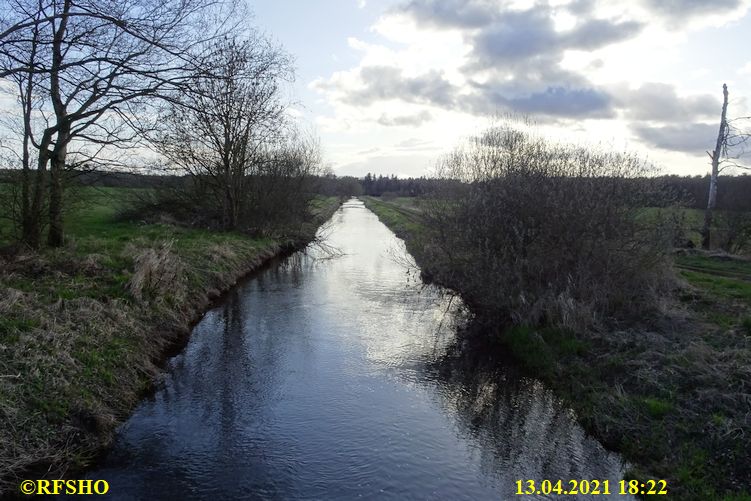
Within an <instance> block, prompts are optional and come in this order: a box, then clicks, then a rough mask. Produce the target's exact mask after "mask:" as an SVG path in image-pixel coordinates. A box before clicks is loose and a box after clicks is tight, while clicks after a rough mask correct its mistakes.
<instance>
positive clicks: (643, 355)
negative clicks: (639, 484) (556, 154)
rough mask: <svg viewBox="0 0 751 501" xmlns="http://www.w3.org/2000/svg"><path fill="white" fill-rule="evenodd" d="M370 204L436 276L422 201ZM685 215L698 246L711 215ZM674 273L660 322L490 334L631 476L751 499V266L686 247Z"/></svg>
mask: <svg viewBox="0 0 751 501" xmlns="http://www.w3.org/2000/svg"><path fill="white" fill-rule="evenodd" d="M364 200H365V203H366V205H367V206H368V207H369V208H370V209H371V210H373V211H374V212H375V213H376V214H377V215H378V216H379V218H381V220H382V221H383V222H384V223H385V224H386V225H388V226H389V227H391V228H392V230H393V231H394V232H395V233H396V234H397V235H399V236H401V237H402V238H405V240H406V243H407V245H408V247H409V248H410V251H411V252H412V253H413V254H414V255H415V258H416V259H417V262H418V264H420V266H421V267H422V268H423V270H427V271H428V274H429V275H430V274H432V273H431V270H430V268H431V266H432V265H433V263H430V262H426V261H425V260H424V259H421V256H423V255H424V253H422V252H421V248H422V246H423V245H426V243H425V242H426V240H425V235H426V232H427V231H428V229H427V228H426V226H425V223H424V222H421V219H420V217H421V216H420V213H421V210H420V203H419V201H415V200H414V199H413V200H409V201H408V203H405V202H407V200H404V199H392V200H384V199H378V198H373V197H364ZM655 212H656V211H655V210H653V209H647V210H645V214H646V215H647V217H653V216H654V215H655ZM680 216H682V217H681V219H682V220H683V221H688V223H687V226H686V228H685V229H686V234H688V235H690V237H691V238H692V239H693V238H697V239H698V232H696V231H695V229H696V223H697V221H700V219H699V217H698V216H699V211H686V212H685V214H680ZM673 273H674V276H675V278H676V280H675V282H676V284H675V287H674V294H673V296H672V297H666V298H664V300H663V304H660V305H657V306H658V308H656V310H657V311H658V312H659V314H655V315H653V316H652V317H650V318H638V319H630V320H629V321H627V322H624V321H617V322H612V323H611V324H610V327H609V328H607V329H600V330H595V331H593V332H567V331H562V330H557V329H551V328H535V327H527V326H517V327H504V326H492V327H489V328H488V329H486V332H487V333H488V335H491V336H494V337H497V340H498V343H499V348H498V349H500V350H505V351H508V352H509V353H511V354H512V355H513V358H514V359H515V360H516V361H517V362H518V363H519V365H520V366H521V367H522V369H523V370H525V371H526V372H528V373H529V374H530V375H531V376H534V377H537V378H540V379H542V380H543V381H545V382H546V383H547V384H548V385H549V386H551V387H552V388H553V389H554V390H555V391H556V392H557V393H558V394H559V395H560V396H562V397H563V398H564V399H566V400H567V401H568V402H569V405H571V407H572V408H573V409H574V410H575V411H576V412H577V414H578V416H579V419H580V421H581V422H582V424H583V425H584V426H585V427H586V428H587V429H588V430H589V431H590V432H591V433H593V434H594V435H595V436H597V437H598V438H599V439H600V440H601V441H602V442H603V443H604V444H605V445H606V446H607V447H609V448H611V449H613V450H616V451H618V452H620V453H622V454H623V455H624V456H625V457H626V458H627V459H628V460H629V461H630V462H631V463H632V464H633V467H632V469H631V470H630V472H629V476H632V477H634V478H638V479H646V478H655V479H659V478H663V479H667V480H668V483H669V485H670V487H671V492H672V493H673V495H674V496H671V497H673V498H675V499H707V500H713V499H718V500H719V499H724V500H749V499H751V496H749V492H750V489H749V483H751V477H750V476H749V475H748V472H749V471H751V451H749V448H748V437H749V436H751V421H750V420H749V418H750V417H751V414H749V412H748V410H749V408H751V397H750V396H749V392H748V381H751V261H750V260H748V259H746V258H742V257H738V256H728V255H726V254H723V253H706V252H702V251H698V250H693V249H685V250H681V251H679V252H678V253H677V254H676V255H675V256H674V259H673ZM458 292H459V293H461V291H458Z"/></svg>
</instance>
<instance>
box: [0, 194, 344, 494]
mask: <svg viewBox="0 0 751 501" xmlns="http://www.w3.org/2000/svg"><path fill="white" fill-rule="evenodd" d="M119 191H122V190H119ZM117 196H118V190H115V189H103V190H102V189H100V190H97V195H95V196H93V197H92V198H93V202H91V203H87V204H85V205H84V206H82V207H81V208H79V209H77V210H76V212H75V213H74V214H71V216H70V224H69V228H70V236H69V240H68V243H67V244H66V246H65V247H63V248H60V249H54V250H52V249H49V250H43V251H40V252H38V253H28V252H21V253H14V254H8V255H5V256H0V270H1V271H0V423H2V424H1V425H0V494H1V493H2V492H12V491H14V490H15V489H17V488H18V483H19V482H20V480H21V479H22V478H21V475H27V476H29V477H30V478H45V477H49V478H56V477H58V476H60V475H63V474H64V473H65V471H66V470H68V469H71V468H73V469H77V468H80V467H82V466H84V465H86V464H87V463H88V462H89V461H90V460H91V459H92V458H93V457H94V456H95V455H96V454H97V453H98V452H99V451H101V450H102V448H103V447H106V446H107V445H108V444H109V443H110V441H111V438H112V436H113V432H114V430H115V428H116V427H117V425H118V424H119V423H121V422H122V421H123V420H124V419H125V418H126V417H127V416H128V415H129V413H130V412H131V410H132V409H133V408H134V406H135V405H136V404H137V403H138V401H139V400H140V398H141V397H142V396H143V395H144V394H145V393H146V392H147V391H149V389H150V388H152V387H153V384H154V383H155V381H157V380H158V375H159V372H160V371H159V366H160V364H161V363H162V362H163V361H164V358H165V357H166V355H167V354H168V353H169V352H170V350H173V349H174V348H175V347H177V346H180V345H181V343H184V341H185V340H186V339H187V335H188V334H189V332H190V327H191V324H192V323H193V322H195V321H196V320H197V319H198V318H200V316H201V314H202V313H203V312H204V311H205V310H206V309H207V307H208V306H209V305H210V304H211V302H212V301H213V300H214V299H216V298H217V297H218V296H219V295H220V294H221V293H223V292H224V291H226V290H228V289H229V288H231V287H232V286H233V285H234V284H235V283H237V281H238V280H239V279H240V278H242V277H243V276H245V275H247V274H249V273H251V272H252V271H254V270H256V269H258V268H259V267H260V266H262V265H263V263H264V262H266V261H268V260H269V259H271V258H273V257H275V256H278V255H280V254H283V253H285V252H289V251H291V250H294V249H298V248H300V247H302V246H304V245H305V244H307V243H308V242H309V241H310V240H312V239H313V238H314V235H315V233H316V230H317V228H318V226H319V225H320V224H322V223H323V222H325V221H326V220H328V219H329V218H330V216H331V215H332V214H333V213H334V212H335V210H336V209H337V208H338V207H339V205H340V203H341V202H340V200H339V199H337V198H320V199H317V200H316V201H315V203H314V204H313V207H312V208H311V211H312V212H313V213H314V218H313V222H312V223H309V224H305V225H303V226H301V227H300V228H299V229H298V230H297V231H296V232H295V234H294V236H292V237H285V238H274V237H267V238H250V237H248V236H246V235H243V234H239V233H227V232H222V233H220V232H212V231H207V230H198V229H190V228H185V227H181V226H178V225H175V224H170V223H169V222H163V223H158V224H146V223H142V222H141V223H139V222H132V221H119V220H117V218H116V214H117V212H118V210H119V209H118V207H116V205H117V204H113V203H112V200H113V197H117ZM29 471H31V472H33V473H29Z"/></svg>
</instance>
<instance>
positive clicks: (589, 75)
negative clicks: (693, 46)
mask: <svg viewBox="0 0 751 501" xmlns="http://www.w3.org/2000/svg"><path fill="white" fill-rule="evenodd" d="M750 3H751V0H718V1H717V2H705V1H702V0H665V1H658V0H636V1H635V2H619V1H614V0H547V1H543V0H537V1H533V2H528V1H519V2H517V1H510V0H404V1H402V2H401V3H400V4H399V5H397V6H396V7H395V8H392V9H391V10H389V11H387V12H385V13H384V14H383V15H381V16H380V17H379V18H378V19H377V21H375V22H374V24H373V25H372V28H371V31H372V33H373V35H374V39H372V40H368V41H365V40H364V39H361V38H350V39H349V40H348V44H349V46H350V47H351V48H352V49H353V50H355V51H357V52H358V53H359V55H360V58H359V63H358V64H357V65H354V66H352V67H350V68H348V69H344V70H341V71H337V72H335V73H333V74H331V75H330V76H328V77H326V78H319V79H318V80H316V81H315V82H313V83H311V85H310V88H312V89H314V90H315V91H317V92H319V93H320V94H321V95H322V96H324V98H325V99H326V101H327V102H328V103H329V104H330V107H331V114H329V115H327V116H325V117H319V119H318V123H319V124H320V125H321V126H322V127H324V128H325V129H326V130H327V131H329V132H337V133H341V134H344V135H346V137H348V138H349V139H351V140H353V141H356V142H359V143H360V144H361V145H362V144H363V143H364V141H368V140H369V141H372V142H373V143H374V144H379V145H380V146H379V149H378V152H377V153H378V158H379V159H380V160H381V161H383V162H385V163H387V164H390V163H393V164H394V165H396V164H399V165H401V163H400V162H401V158H402V157H401V156H400V154H399V152H398V148H397V147H396V146H395V144H398V142H394V141H390V139H391V138H395V137H398V135H397V134H398V131H399V130H404V129H407V128H408V129H409V131H410V134H414V139H415V140H418V141H426V145H427V146H426V148H432V151H434V153H435V154H438V153H439V152H440V151H441V150H445V149H446V148H450V147H451V145H453V144H455V143H456V142H457V140H458V139H459V138H460V137H461V136H464V135H466V134H471V133H476V132H478V130H479V128H480V127H481V126H482V124H483V123H486V122H485V120H486V119H487V117H488V116H491V115H493V114H495V113H498V112H521V113H525V114H529V115H532V116H533V118H535V117H536V118H537V119H539V120H542V123H543V124H544V125H543V127H544V129H545V130H546V131H547V132H548V133H550V134H552V135H555V136H557V137H563V136H566V137H573V138H576V137H582V138H587V139H594V140H595V141H597V140H602V139H603V138H605V139H606V140H612V138H614V137H621V138H625V139H624V141H627V142H628V140H629V138H630V140H631V143H630V144H629V147H632V148H634V149H640V150H641V151H652V150H651V149H652V148H659V152H658V153H656V155H657V156H658V157H659V158H661V159H667V160H669V161H671V162H680V164H681V165H683V166H688V165H689V164H690V162H692V161H693V162H694V163H693V164H691V165H693V166H694V167H692V168H694V169H699V168H702V169H703V168H704V167H703V166H701V167H699V166H698V164H696V163H695V160H690V159H691V156H690V155H687V154H686V153H684V152H693V151H694V150H695V149H696V145H698V144H699V143H700V142H701V139H702V134H704V133H706V131H707V129H706V127H704V125H703V122H702V120H711V118H713V116H714V114H715V113H716V112H717V110H716V108H717V106H718V104H717V103H718V100H717V96H715V95H710V94H707V93H706V92H705V93H698V94H697V93H696V92H691V89H690V88H687V87H686V84H690V83H691V82H690V80H691V79H697V78H705V79H708V80H711V76H712V74H713V72H714V71H716V70H715V69H714V68H710V67H701V68H699V69H697V68H696V67H695V66H693V65H692V63H693V61H692V54H690V53H686V52H684V46H685V44H686V43H687V41H688V40H689V35H691V34H692V33H694V32H697V31H701V30H706V29H712V28H711V27H716V26H722V25H726V24H727V23H729V22H733V21H734V20H738V19H740V18H741V17H742V16H744V15H746V13H747V11H748V8H749V4H750ZM708 27H710V28H708ZM691 36H693V35H691ZM379 39H380V40H379ZM665 61H671V62H675V63H671V64H674V65H676V66H678V65H679V64H681V63H680V62H681V61H685V64H684V66H683V67H684V68H685V70H684V71H685V74H683V75H681V74H675V75H671V76H670V77H669V78H667V79H666V78H664V75H665V72H664V66H665ZM738 71H739V73H741V74H751V62H749V63H748V64H746V65H745V66H742V68H741V69H740V70H738ZM710 83H711V82H710ZM712 85H713V84H712ZM553 126H556V127H557V128H556V127H553ZM577 131H578V132H577ZM564 132H565V133H564ZM608 134H611V135H610V136H608ZM438 138H440V140H436V139H438ZM633 141H636V142H633ZM437 145H441V146H440V147H439V146H437ZM366 149H367V148H363V147H360V148H359V149H358V150H357V151H360V152H361V151H363V150H366ZM357 151H348V152H343V151H342V152H340V153H341V154H340V155H339V157H338V162H339V165H342V166H343V165H346V166H347V169H350V170H351V169H354V168H356V166H360V167H363V168H365V164H363V162H366V160H364V159H358V158H357V157H356V156H355V155H356V153H357ZM671 151H672V153H671ZM389 159H390V160H389ZM367 162H368V163H367V167H368V168H370V167H372V165H373V162H375V160H373V159H372V158H370V159H368V160H367ZM400 168H401V167H400ZM686 168H688V167H686Z"/></svg>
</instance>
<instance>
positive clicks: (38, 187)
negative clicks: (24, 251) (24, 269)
mask: <svg viewBox="0 0 751 501" xmlns="http://www.w3.org/2000/svg"><path fill="white" fill-rule="evenodd" d="M51 141H52V133H51V132H50V131H49V130H46V131H45V132H44V135H43V136H42V142H41V144H40V146H39V158H37V171H36V179H35V180H34V184H33V188H34V189H33V192H32V196H31V214H30V217H29V221H28V227H26V228H24V234H23V239H24V242H26V245H28V246H29V247H32V248H34V249H36V248H38V247H39V246H40V245H41V243H42V200H43V199H44V195H45V193H46V192H47V189H46V188H47V179H46V178H47V162H49V159H50V154H49V147H50V143H51Z"/></svg>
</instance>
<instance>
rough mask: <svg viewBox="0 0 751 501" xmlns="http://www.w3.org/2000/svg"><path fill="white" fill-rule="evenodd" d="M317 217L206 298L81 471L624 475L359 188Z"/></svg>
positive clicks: (486, 490)
mask: <svg viewBox="0 0 751 501" xmlns="http://www.w3.org/2000/svg"><path fill="white" fill-rule="evenodd" d="M322 231H324V232H325V233H326V234H327V238H326V241H325V242H326V246H327V247H329V248H328V249H321V248H320V247H319V248H313V249H309V250H308V251H306V252H299V253H296V254H294V255H292V256H291V257H289V258H286V259H284V260H282V261H281V262H280V263H278V264H275V265H273V266H272V267H269V268H267V269H265V270H264V271H262V272H260V273H258V274H257V275H256V276H254V277H253V278H252V279H249V280H247V281H245V282H243V283H242V284H240V285H239V286H237V287H236V288H235V289H234V290H233V291H232V292H231V293H230V294H228V295H227V297H226V298H225V299H224V300H223V301H222V302H221V304H220V305H218V306H217V307H215V308H214V309H212V310H210V311H209V312H207V313H206V315H205V316H204V318H203V319H202V320H201V321H200V322H199V323H198V324H197V325H196V326H195V328H194V330H193V333H192V335H191V337H190V340H189V342H188V344H187V346H186V347H185V349H184V350H183V352H182V353H181V354H179V355H177V356H175V357H174V358H172V359H171V360H170V361H169V362H168V364H167V368H166V372H165V376H164V381H163V382H162V383H161V384H160V385H159V387H158V389H157V391H156V392H155V393H154V394H153V395H152V396H151V397H149V398H147V399H145V400H144V401H143V402H142V403H141V404H140V405H139V407H138V408H137V409H136V411H135V412H134V413H133V415H132V416H131V417H130V419H128V421H127V422H126V423H125V424H124V425H123V426H122V427H121V429H120V430H119V432H118V435H117V439H116V442H115V445H114V447H113V448H112V450H111V451H110V452H109V453H108V454H107V456H106V458H104V459H103V461H102V462H101V464H99V465H98V467H97V468H95V469H94V470H92V471H90V472H89V473H88V474H87V478H92V479H105V480H107V481H108V483H109V485H110V489H109V494H110V496H111V497H112V498H115V499H154V500H155V499H175V500H182V499H206V500H213V501H218V500H224V499H326V500H331V499H398V500H408V499H447V500H458V499H472V500H480V499H493V500H500V499H503V500H506V499H520V500H521V499H538V498H540V499H543V498H545V496H542V495H540V496H535V495H532V496H518V495H515V492H516V481H517V480H522V479H535V480H537V481H538V483H539V482H540V481H541V480H543V479H559V478H561V479H564V480H568V479H599V480H606V479H609V480H610V482H611V490H616V487H615V486H616V484H617V482H618V481H619V480H620V479H621V478H622V475H623V469H624V466H623V464H622V462H621V460H620V458H619V457H618V456H617V455H615V454H613V453H610V452H607V451H605V450H604V449H603V448H602V446H601V445H600V444H599V443H598V442H596V441H595V440H593V439H592V438H591V437H589V436H587V435H586V433H585V432H584V431H583V430H582V428H581V427H580V426H579V425H578V424H577V423H576V420H575V416H574V414H573V413H572V411H570V410H569V409H568V408H566V406H565V405H563V404H562V403H561V402H560V401H559V400H558V399H557V398H556V397H555V396H554V395H553V394H552V393H551V392H550V391H549V390H548V389H546V388H545V387H544V386H543V385H542V384H540V383H539V382H537V381H535V380H531V379H528V378H523V377H520V376H518V375H515V373H514V371H513V370H511V369H508V368H506V367H504V364H502V363H499V362H498V361H496V360H494V358H493V355H492V354H491V353H488V352H482V351H481V352H479V353H475V354H471V355H468V354H466V353H464V352H463V351H464V350H461V349H460V347H461V344H457V342H456V331H457V329H460V328H462V325H463V322H464V320H463V316H462V315H461V314H460V312H459V307H458V303H459V301H458V300H456V299H454V300H452V299H451V298H450V296H448V295H447V294H446V293H445V292H443V291H441V290H440V289H438V288H436V287H433V286H425V285H424V284H422V283H421V282H420V279H419V273H417V271H416V269H415V267H414V264H413V263H411V258H410V257H409V256H408V255H407V253H406V251H405V249H404V244H403V242H402V241H401V240H399V239H398V238H396V237H395V236H394V234H393V233H391V231H390V230H388V229H387V228H386V227H385V226H384V225H383V224H382V223H381V222H380V221H379V220H378V218H377V217H376V216H375V215H374V214H373V213H372V212H370V211H369V210H367V209H366V208H365V207H364V206H363V204H362V202H360V201H358V200H356V199H353V200H350V201H349V202H348V203H346V204H344V205H343V207H342V208H341V209H340V210H339V211H338V212H337V213H336V214H335V215H334V217H333V218H332V220H331V221H330V222H329V224H328V225H327V228H325V229H324V230H322ZM616 497H618V499H624V498H625V497H624V496H616ZM552 498H554V496H552V497H548V498H546V499H552ZM574 498H576V496H567V497H566V499H574ZM604 498H605V497H604V496H594V497H593V499H604Z"/></svg>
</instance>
